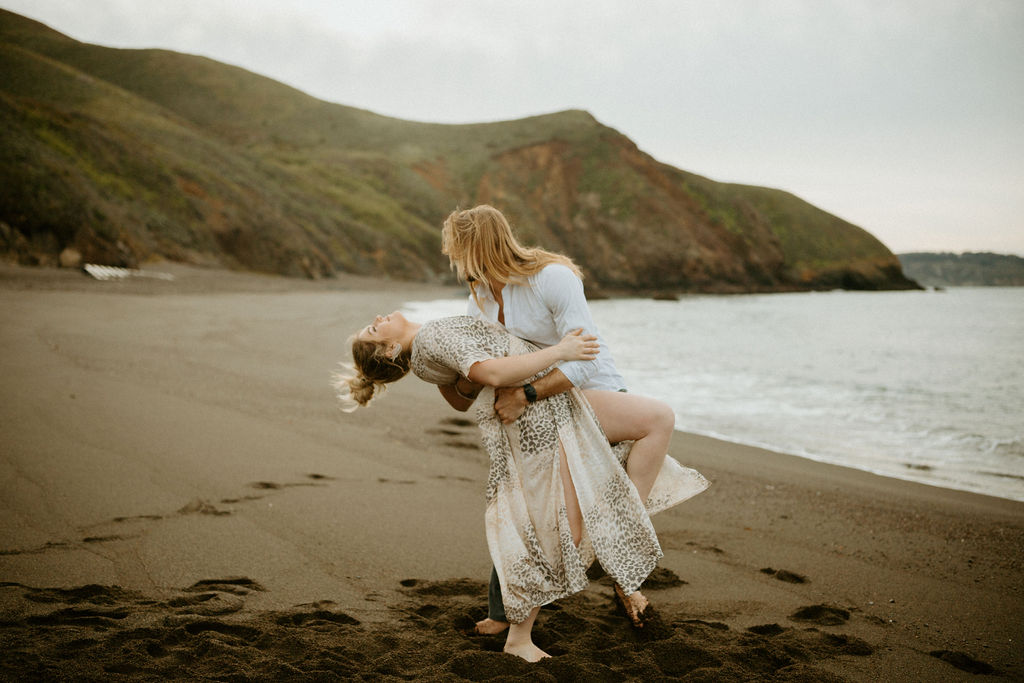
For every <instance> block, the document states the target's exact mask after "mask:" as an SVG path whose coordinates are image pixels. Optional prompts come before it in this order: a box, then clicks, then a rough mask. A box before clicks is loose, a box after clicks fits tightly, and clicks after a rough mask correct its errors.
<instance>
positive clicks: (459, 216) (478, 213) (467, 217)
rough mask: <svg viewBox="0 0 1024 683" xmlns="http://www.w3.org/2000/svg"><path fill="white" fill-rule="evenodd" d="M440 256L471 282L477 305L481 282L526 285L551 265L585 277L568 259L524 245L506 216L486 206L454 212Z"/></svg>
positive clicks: (446, 226) (445, 229)
mask: <svg viewBox="0 0 1024 683" xmlns="http://www.w3.org/2000/svg"><path fill="white" fill-rule="evenodd" d="M441 253H443V254H447V256H448V261H449V262H450V264H451V266H452V269H453V270H455V271H456V272H457V273H458V275H459V277H460V278H461V279H463V280H465V281H466V282H467V283H469V289H470V292H472V294H473V299H474V300H475V301H476V302H477V305H479V304H480V300H479V299H477V294H476V288H477V287H478V286H479V285H480V284H481V283H484V284H485V285H495V284H506V283H509V282H519V283H521V282H525V280H526V278H528V277H529V276H531V275H535V274H537V273H538V272H540V271H541V270H542V269H543V268H544V267H545V266H548V265H551V264H552V263H559V264H561V265H563V266H566V267H567V268H569V269H570V270H572V272H573V273H575V274H576V277H578V278H581V279H582V278H583V273H581V272H580V269H579V268H578V267H576V264H575V263H573V262H572V259H570V258H569V257H568V256H564V255H563V254H556V253H554V252H551V251H547V250H546V249H541V248H540V247H524V246H523V245H521V244H520V243H519V241H518V240H517V239H516V237H515V235H514V234H513V233H512V226H511V225H509V222H508V220H507V219H506V218H505V215H504V214H503V213H501V211H499V210H498V209H496V208H494V207H493V206H489V205H487V204H480V205H479V206H474V207H473V208H472V209H462V210H455V211H452V212H451V213H450V214H449V215H448V218H446V219H444V227H443V228H442V230H441Z"/></svg>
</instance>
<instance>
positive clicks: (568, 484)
mask: <svg viewBox="0 0 1024 683" xmlns="http://www.w3.org/2000/svg"><path fill="white" fill-rule="evenodd" d="M558 473H559V475H560V477H561V479H562V493H563V495H564V496H565V508H566V514H567V515H568V517H569V530H570V531H571V532H572V542H573V543H574V544H576V545H577V546H578V545H579V544H580V540H581V539H582V538H583V513H582V512H581V511H580V501H579V499H578V498H577V497H576V487H575V486H573V483H572V475H571V474H570V473H569V462H568V461H567V460H566V459H565V449H564V448H561V447H559V467H558ZM506 628H509V623H508V622H507V621H499V620H497V619H491V618H490V617H487V618H486V619H482V620H480V621H478V622H476V625H475V627H474V630H475V631H476V632H477V633H480V634H483V635H496V634H498V633H501V632H502V631H504V630H505V629H506ZM508 637H509V638H512V631H511V630H510V631H509V635H508ZM507 642H508V641H506V646H505V651H506V652H508V651H509V650H508V645H507ZM538 652H539V650H538ZM513 654H518V653H513ZM520 656H521V655H520ZM544 656H545V657H546V656H547V655H544ZM524 659H528V658H527V657H524ZM530 661H536V660H530Z"/></svg>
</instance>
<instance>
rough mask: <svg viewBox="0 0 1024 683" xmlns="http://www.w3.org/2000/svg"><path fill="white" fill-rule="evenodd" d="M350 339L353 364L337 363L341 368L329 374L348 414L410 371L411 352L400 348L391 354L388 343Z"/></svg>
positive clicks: (343, 408) (381, 392)
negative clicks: (393, 354)
mask: <svg viewBox="0 0 1024 683" xmlns="http://www.w3.org/2000/svg"><path fill="white" fill-rule="evenodd" d="M351 341H352V364H351V365H350V364H347V363H340V365H341V369H340V370H338V371H336V372H335V373H334V374H333V375H331V384H332V385H333V386H334V390H335V392H336V393H337V394H338V400H340V401H341V405H342V407H341V409H342V410H343V411H344V412H346V413H351V412H352V411H354V410H355V409H356V408H358V407H359V406H365V405H367V404H368V403H369V402H370V401H371V400H372V399H373V398H374V397H376V396H380V395H381V394H383V393H384V389H385V388H386V387H387V385H388V384H390V383H391V382H397V381H398V380H400V379H402V378H403V377H405V375H406V374H407V373H408V372H409V361H410V359H411V358H412V354H411V353H410V352H408V351H402V352H400V353H399V354H398V355H397V356H394V357H392V356H390V355H388V352H387V345H386V344H384V343H382V342H372V341H365V340H360V339H356V338H355V337H354V336H353V337H352V338H351Z"/></svg>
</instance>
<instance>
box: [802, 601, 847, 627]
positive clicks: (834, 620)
mask: <svg viewBox="0 0 1024 683" xmlns="http://www.w3.org/2000/svg"><path fill="white" fill-rule="evenodd" d="M789 618H790V619H792V620H793V621H809V622H811V623H814V624H820V625H821V626H838V625H840V624H845V623H846V622H847V621H849V620H850V613H849V611H847V610H845V609H842V608H841V607H829V606H828V605H810V606H808V607H801V608H800V609H798V610H797V611H795V612H793V613H792V614H790V615H789Z"/></svg>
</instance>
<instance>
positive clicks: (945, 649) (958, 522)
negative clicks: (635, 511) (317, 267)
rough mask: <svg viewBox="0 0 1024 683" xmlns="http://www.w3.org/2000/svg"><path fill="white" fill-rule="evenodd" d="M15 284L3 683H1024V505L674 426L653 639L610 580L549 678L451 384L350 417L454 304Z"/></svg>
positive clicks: (0, 335) (5, 353) (408, 292)
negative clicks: (505, 617)
mask: <svg viewBox="0 0 1024 683" xmlns="http://www.w3.org/2000/svg"><path fill="white" fill-rule="evenodd" d="M151 268H153V269H155V270H160V271H165V272H171V273H173V274H175V275H176V279H175V280H174V281H173V282H165V281H159V280H146V279H132V280H128V281H124V282H98V281H94V280H91V279H89V278H87V277H86V276H84V275H82V274H80V273H78V272H74V271H59V270H27V269H23V268H16V267H11V266H0V320H2V326H0V351H2V353H0V364H2V377H3V382H2V385H0V386H2V399H3V400H2V402H0V429H2V449H0V450H2V455H0V481H2V482H3V483H2V489H0V507H2V510H3V514H2V515H0V653H2V654H0V675H2V676H3V678H5V679H13V678H23V677H28V678H48V679H60V678H68V677H71V678H78V679H94V678H95V679H99V678H104V679H107V678H116V677H117V676H118V675H121V676H124V677H126V678H129V679H155V678H179V679H183V680H184V679H189V680H194V679H197V678H203V677H209V678H217V679H219V680H254V679H255V680H288V679H292V680H303V679H311V680H314V679H315V680H325V679H327V680H329V679H331V678H356V679H359V678H364V679H374V680H385V679H388V678H395V679H398V678H404V679H417V680H431V679H435V680H453V679H456V680H457V679H459V678H464V679H468V680H487V679H492V678H500V679H502V680H518V679H521V680H571V679H573V678H583V677H586V678H594V679H598V680H631V679H635V680H658V679H665V680H673V679H679V680H705V681H710V680H722V681H731V680H781V681H830V680H851V681H873V680H893V681H951V680H952V681H957V680H970V679H973V678H974V677H975V676H977V675H981V674H987V675H990V676H993V677H995V678H997V679H999V678H1002V679H1006V680H1024V654H1022V653H1024V648H1022V647H1021V643H1022V642H1024V616H1022V615H1024V580H1022V579H1024V571H1022V569H1024V504H1022V503H1019V502H1013V501H1007V500H1002V499H997V498H990V497H986V496H979V495H975V494H969V493H963V492H958V491H950V490H945V489H938V488H933V487H928V486H924V485H920V484H914V483H910V482H903V481H897V480H892V479H885V478H882V477H877V476H874V475H871V474H867V473H863V472H858V471H855V470H850V469H846V468H841V467H835V466H830V465H824V464H821V463H815V462H811V461H808V460H803V459H800V458H796V457H792V456H787V455H782V454H777V453H771V452H768V451H764V450H761V449H756V448H750V447H746V446H739V445H735V444H729V443H725V442H721V441H716V440H713V439H708V438H703V437H698V436H693V435H688V434H677V435H676V436H675V438H674V439H673V444H672V449H671V450H672V453H673V455H674V456H675V457H676V458H677V459H679V460H680V462H682V463H684V464H687V465H690V466H692V467H695V468H696V469H698V470H700V471H701V472H703V473H704V474H705V475H706V476H707V477H708V478H709V479H711V480H712V482H713V485H712V487H711V488H710V489H709V490H708V491H706V492H705V493H703V494H701V495H699V496H697V497H696V498H694V499H693V500H691V501H688V502H686V503H683V504H682V505H680V506H678V507H677V508H674V509H672V510H670V511H667V512H665V513H662V514H660V515H658V516H656V517H655V518H654V521H655V527H656V528H657V529H658V532H659V537H660V539H661V542H662V546H663V549H664V551H665V558H664V559H663V560H662V562H661V566H660V568H659V570H658V571H657V573H656V574H655V575H654V576H653V577H652V579H651V580H650V581H649V582H648V585H647V588H646V592H647V593H648V595H649V597H650V598H651V600H652V603H653V604H654V605H655V607H656V609H657V612H658V616H659V619H658V620H657V622H656V623H655V624H652V625H651V627H650V628H648V629H646V630H645V631H643V632H635V631H633V630H632V629H631V628H630V627H629V626H628V625H627V623H626V620H625V618H624V617H623V616H622V615H621V614H619V613H618V612H617V611H616V608H615V603H614V600H613V599H612V592H611V589H610V587H609V586H608V585H607V584H606V582H605V580H602V579H599V578H597V577H595V581H594V582H593V583H592V584H591V587H590V588H589V589H588V590H587V591H585V592H583V593H581V594H579V595H577V596H574V597H572V598H570V599H567V600H563V601H559V602H558V603H556V604H555V605H553V606H551V607H550V608H546V609H544V610H543V611H542V613H541V617H540V619H539V622H538V627H537V629H536V639H537V641H538V644H540V645H541V646H542V647H544V648H546V649H547V650H548V651H549V652H551V653H552V654H553V655H555V657H553V658H552V659H551V660H547V661H545V662H542V663H540V664H537V665H528V664H526V663H525V662H522V661H520V660H518V659H516V658H514V657H511V656H509V655H504V654H502V653H501V652H500V649H501V642H502V641H501V639H500V638H493V637H482V636H474V635H471V634H470V633H469V631H470V627H471V625H472V623H473V621H474V620H475V619H478V618H480V617H481V616H482V615H483V611H484V604H485V595H486V585H485V580H486V578H487V574H488V572H489V567H490V563H489V560H488V557H487V550H486V543H485V540H484V533H483V490H484V484H485V482H486V477H487V458H486V454H485V453H483V452H482V451H481V450H480V448H479V445H478V442H477V435H476V429H475V427H474V426H473V425H472V424H468V423H467V422H466V421H465V419H464V418H465V415H462V414H459V413H456V412H454V411H452V410H451V409H450V408H448V407H447V405H446V404H445V403H444V402H443V400H442V399H441V398H440V396H439V395H438V393H437V391H436V389H435V388H433V387H431V386H429V385H427V384H425V383H422V382H420V381H418V380H416V379H415V378H409V379H406V380H404V381H402V382H400V383H398V384H397V385H395V386H394V387H392V389H391V390H390V391H389V392H388V394H387V395H386V396H385V397H384V398H382V399H381V400H380V401H379V402H378V403H377V404H376V405H374V406H373V407H371V408H370V409H368V410H363V411H359V412H357V413H355V414H351V415H346V414H343V413H341V412H340V411H338V410H337V407H336V405H335V403H334V401H333V397H332V394H331V389H330V386H329V384H328V376H329V374H330V372H331V371H332V369H333V368H334V365H335V363H336V362H337V361H338V360H340V359H343V358H344V357H345V355H346V348H345V347H346V345H345V339H346V338H347V336H348V335H349V334H350V333H351V332H352V331H354V330H355V329H357V328H358V327H360V326H361V325H363V324H365V322H366V321H367V320H368V319H369V318H370V317H371V316H372V315H373V314H375V313H378V312H387V311H390V310H393V309H394V308H397V307H398V306H400V305H401V304H402V303H403V302H405V301H408V300H411V299H418V298H423V299H432V298H439V297H450V296H455V295H458V293H459V290H457V289H454V288H450V287H442V286H432V285H418V284H413V283H400V282H387V281H381V280H369V279H362V278H355V277H346V278H341V279H338V280H332V281H321V282H301V281H294V280H286V279H283V278H276V277H270V276H256V275H240V274H233V273H226V272H223V271H215V270H200V269H194V268H185V267H182V266H173V265H167V264H160V265H156V266H151Z"/></svg>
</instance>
